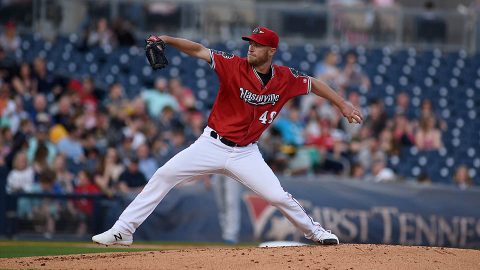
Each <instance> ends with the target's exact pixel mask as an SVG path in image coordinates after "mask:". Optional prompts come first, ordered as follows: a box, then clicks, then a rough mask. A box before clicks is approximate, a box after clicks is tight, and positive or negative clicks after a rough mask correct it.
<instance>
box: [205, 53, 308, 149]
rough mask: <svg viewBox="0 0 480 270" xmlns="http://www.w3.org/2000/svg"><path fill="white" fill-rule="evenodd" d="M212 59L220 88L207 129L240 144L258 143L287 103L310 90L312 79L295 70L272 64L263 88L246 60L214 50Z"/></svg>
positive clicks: (256, 74) (255, 72) (211, 54)
mask: <svg viewBox="0 0 480 270" xmlns="http://www.w3.org/2000/svg"><path fill="white" fill-rule="evenodd" d="M210 57H211V59H212V62H211V64H210V66H211V67H212V69H214V70H215V72H216V73H217V75H218V79H219V81H220V88H219V91H218V95H217V98H216V100H215V103H214V104H213V108H212V112H211V113H210V116H209V118H208V126H209V127H211V128H212V129H214V130H215V131H216V132H217V133H218V134H219V135H220V136H222V137H225V138H226V139H228V140H230V141H233V142H235V143H237V144H239V145H248V144H250V143H253V142H255V141H257V140H258V138H259V137H260V135H261V134H262V133H263V131H265V129H266V128H267V127H268V126H270V124H271V123H272V122H273V120H274V119H275V117H276V116H277V115H278V113H279V112H280V110H281V109H282V107H283V106H284V105H285V103H286V102H287V101H288V100H290V99H291V98H293V97H296V96H299V95H305V94H308V93H310V91H311V80H310V77H309V76H307V75H305V74H302V73H300V72H298V71H296V70H295V69H293V68H288V67H285V66H277V65H272V77H271V78H270V81H268V83H267V85H263V82H262V80H261V78H260V76H259V75H258V73H257V71H256V70H255V69H254V68H253V67H252V66H251V65H250V64H249V63H248V61H247V59H246V58H241V57H238V56H235V55H233V54H229V53H225V52H220V51H215V50H210Z"/></svg>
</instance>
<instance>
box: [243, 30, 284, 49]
mask: <svg viewBox="0 0 480 270" xmlns="http://www.w3.org/2000/svg"><path fill="white" fill-rule="evenodd" d="M242 39H243V40H247V41H250V40H253V41H255V42H257V43H258V44H260V45H263V46H269V47H272V48H277V47H278V41H279V38H278V35H277V33H275V32H274V31H273V30H270V29H268V28H266V27H260V26H259V27H257V28H255V29H253V31H252V34H251V35H250V36H243V37H242Z"/></svg>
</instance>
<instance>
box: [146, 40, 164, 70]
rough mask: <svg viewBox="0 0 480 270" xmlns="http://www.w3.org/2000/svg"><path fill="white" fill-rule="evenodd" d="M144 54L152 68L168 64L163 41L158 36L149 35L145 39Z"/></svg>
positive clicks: (159, 67)
mask: <svg viewBox="0 0 480 270" xmlns="http://www.w3.org/2000/svg"><path fill="white" fill-rule="evenodd" d="M146 42H147V44H146V45H145V54H146V55H147V59H148V62H149V63H150V66H152V68H153V69H162V68H164V67H166V66H167V65H168V60H167V57H166V56H165V42H163V40H161V39H160V38H158V37H154V36H151V37H149V38H148V39H147V40H146Z"/></svg>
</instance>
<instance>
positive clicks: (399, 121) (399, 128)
mask: <svg viewBox="0 0 480 270" xmlns="http://www.w3.org/2000/svg"><path fill="white" fill-rule="evenodd" d="M393 123H394V124H393V146H394V149H392V150H393V152H394V153H396V154H399V153H400V151H401V149H402V148H403V147H410V146H413V145H414V144H415V134H414V133H413V127H412V124H411V123H410V122H409V121H408V119H407V117H405V115H403V114H400V113H399V114H397V115H395V118H394V120H393Z"/></svg>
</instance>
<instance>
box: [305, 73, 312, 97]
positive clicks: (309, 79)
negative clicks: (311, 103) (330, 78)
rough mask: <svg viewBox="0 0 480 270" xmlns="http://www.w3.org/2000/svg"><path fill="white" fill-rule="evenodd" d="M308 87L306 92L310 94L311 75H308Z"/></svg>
mask: <svg viewBox="0 0 480 270" xmlns="http://www.w3.org/2000/svg"><path fill="white" fill-rule="evenodd" d="M307 78H308V89H307V94H306V95H308V94H310V93H311V92H312V77H310V76H308V77H307Z"/></svg>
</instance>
